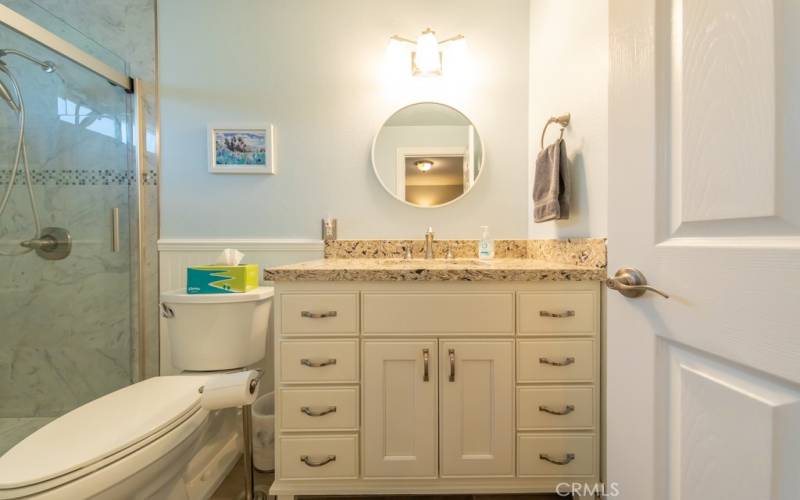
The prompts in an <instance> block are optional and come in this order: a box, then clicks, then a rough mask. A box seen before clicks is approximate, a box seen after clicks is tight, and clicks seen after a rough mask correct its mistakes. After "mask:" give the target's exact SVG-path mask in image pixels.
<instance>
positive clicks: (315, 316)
mask: <svg viewBox="0 0 800 500" xmlns="http://www.w3.org/2000/svg"><path fill="white" fill-rule="evenodd" d="M338 315H339V313H337V312H336V311H328V312H322V313H312V312H311V311H301V312H300V316H302V317H303V318H311V319H321V318H335V317H336V316H338Z"/></svg>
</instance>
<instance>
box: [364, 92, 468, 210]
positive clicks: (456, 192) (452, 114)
mask: <svg viewBox="0 0 800 500" xmlns="http://www.w3.org/2000/svg"><path fill="white" fill-rule="evenodd" d="M372 166H373V169H374V170H375V175H377V176H378V179H379V180H380V181H381V183H382V184H383V187H384V188H386V190H387V191H389V192H390V193H391V194H392V195H394V196H395V197H396V198H398V199H400V200H402V201H405V202H406V203H409V204H411V205H415V206H419V207H436V206H440V205H444V204H446V203H450V202H451V201H453V200H456V199H458V198H459V197H461V196H463V195H464V194H465V193H467V192H469V190H470V189H471V188H472V186H473V185H474V184H475V182H476V181H477V179H478V176H479V175H480V173H481V170H482V167H483V144H482V143H481V140H480V137H479V136H478V133H477V131H476V130H475V126H474V125H473V124H472V122H471V121H470V120H469V119H468V118H467V117H466V116H464V115H463V114H462V113H461V112H459V111H458V110H456V109H454V108H451V107H450V106H446V105H444V104H438V103H432V102H424V103H417V104H412V105H410V106H406V107H404V108H402V109H400V110H399V111H397V112H396V113H394V114H393V115H392V116H391V117H389V119H388V120H386V122H385V123H384V124H383V126H382V127H381V129H380V130H379V131H378V134H377V135H376V136H375V142H374V143H373V145H372Z"/></svg>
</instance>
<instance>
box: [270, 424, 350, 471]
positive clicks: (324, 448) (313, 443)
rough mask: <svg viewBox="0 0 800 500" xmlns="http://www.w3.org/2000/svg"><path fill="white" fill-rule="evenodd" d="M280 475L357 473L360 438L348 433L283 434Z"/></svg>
mask: <svg viewBox="0 0 800 500" xmlns="http://www.w3.org/2000/svg"><path fill="white" fill-rule="evenodd" d="M280 439H281V457H280V460H281V469H280V470H281V478H283V479H305V478H314V477H319V478H348V479H355V478H356V477H357V476H358V468H357V467H358V466H357V464H358V438H357V437H356V436H355V435H349V436H306V437H281V438H280Z"/></svg>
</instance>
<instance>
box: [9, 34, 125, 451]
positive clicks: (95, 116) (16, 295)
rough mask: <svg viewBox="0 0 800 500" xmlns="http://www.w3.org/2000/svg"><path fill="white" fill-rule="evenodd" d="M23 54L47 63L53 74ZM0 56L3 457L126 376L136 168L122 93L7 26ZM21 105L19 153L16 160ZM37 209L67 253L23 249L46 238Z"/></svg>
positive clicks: (109, 389) (110, 389) (119, 384)
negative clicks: (65, 237) (67, 239)
mask: <svg viewBox="0 0 800 500" xmlns="http://www.w3.org/2000/svg"><path fill="white" fill-rule="evenodd" d="M87 43H88V44H90V43H93V42H91V41H88V40H87ZM3 50H6V52H3ZM14 51H20V52H22V53H23V54H24V55H20V54H18V53H16V52H14ZM25 55H27V56H29V57H31V58H33V59H35V60H38V61H49V62H52V65H53V67H54V71H47V65H46V64H45V65H42V64H38V63H36V61H31V60H29V59H28V58H26V57H25ZM0 61H1V62H2V64H0V70H5V72H3V71H0V82H2V84H3V85H2V86H0V97H1V98H2V99H0V197H3V196H4V195H5V194H6V193H7V192H8V190H9V189H10V192H9V193H8V202H7V204H6V207H5V209H4V210H3V213H2V214H0V254H2V255H0V454H2V453H4V452H5V451H6V450H7V449H9V448H10V447H11V446H13V445H14V444H15V443H16V442H18V441H20V440H21V439H23V438H24V437H25V436H27V435H28V434H30V433H31V432H33V431H34V430H35V429H37V428H39V427H41V426H42V425H45V424H46V423H47V422H49V421H50V420H52V419H54V418H56V417H58V416H60V415H62V414H64V413H66V412H68V411H70V410H72V409H74V408H76V407H77V406H80V405H82V404H84V403H86V402H88V401H90V400H93V399H96V398H98V397H100V396H102V395H104V394H107V393H109V392H111V391H114V390H116V389H119V388H121V387H123V386H125V385H128V384H130V383H131V378H132V366H133V355H134V354H133V352H134V351H133V335H132V327H131V325H132V316H131V303H132V301H131V299H132V293H131V279H132V265H135V263H134V262H132V255H133V253H132V251H131V237H130V236H131V231H130V224H129V220H133V219H132V218H131V215H132V214H131V213H130V210H131V209H132V208H133V209H134V210H135V203H131V202H130V200H131V199H132V198H131V192H132V191H133V190H134V188H135V175H134V174H133V165H134V162H133V161H132V155H131V142H132V126H131V123H132V120H131V109H130V108H131V98H130V96H129V95H128V94H126V93H125V91H124V90H122V89H120V88H118V87H116V86H113V85H110V84H109V82H108V81H107V80H105V79H104V78H102V77H100V76H98V75H96V74H95V73H92V72H91V71H89V70H87V69H85V68H83V67H81V66H79V65H77V64H76V63H74V62H72V61H71V60H69V59H66V58H64V57H61V56H60V55H58V54H57V53H55V52H52V51H50V50H49V49H47V48H45V47H43V46H41V45H39V44H37V43H35V42H33V41H31V40H29V39H28V38H26V37H24V36H22V35H20V34H18V33H16V32H15V31H12V30H11V29H9V28H7V27H6V26H5V25H0ZM120 62H121V61H119V60H118V61H116V63H118V64H116V65H117V66H119V63H120ZM122 66H123V67H124V63H122ZM16 87H18V88H19V93H21V95H22V102H20V101H19V98H18V96H17V95H16ZM4 90H5V94H6V95H9V96H10V97H9V98H6V97H5V95H4ZM23 104H24V132H25V133H24V141H23V143H24V146H25V151H22V152H21V154H20V161H19V162H17V161H16V158H17V149H18V146H19V144H20V141H19V130H20V123H21V120H20V118H21V117H22V116H21V115H22V113H23V110H22V109H21V108H23ZM15 108H18V109H15ZM24 152H26V153H27V154H26V155H25V156H27V169H26V167H25V163H26V162H25V161H24V160H25V156H23V154H22V153H24ZM15 170H16V173H15ZM29 182H30V186H29ZM28 187H30V188H31V191H32V193H33V203H31V200H30V196H29V192H28ZM0 199H2V198H0ZM34 207H35V210H36V212H38V218H39V220H40V224H39V225H40V227H41V228H42V229H44V228H59V229H62V230H64V231H66V232H68V233H69V235H70V236H71V248H70V251H69V254H68V255H66V256H65V257H64V258H61V259H56V260H50V259H47V258H43V257H41V256H40V255H38V254H37V251H35V249H33V248H26V247H25V246H23V245H22V243H23V242H26V241H30V240H34V239H36V238H37V237H39V236H41V232H40V234H38V235H37V234H35V221H34ZM115 215H116V216H115ZM133 215H135V214H133ZM116 222H118V224H117V223H116ZM117 237H118V238H117ZM35 243H36V242H34V243H27V245H28V246H37V245H36V244H35ZM43 246H47V245H42V244H41V242H40V244H39V245H38V247H39V250H41V252H40V253H42V254H46V253H47V252H45V251H43V250H44V249H43V248H42V247H43ZM22 252H25V253H22Z"/></svg>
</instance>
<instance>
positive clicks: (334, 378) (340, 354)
mask: <svg viewBox="0 0 800 500" xmlns="http://www.w3.org/2000/svg"><path fill="white" fill-rule="evenodd" d="M280 362H281V382H284V383H292V382H317V383H342V382H345V383H348V382H357V381H358V340H288V341H284V342H281V358H280Z"/></svg>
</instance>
